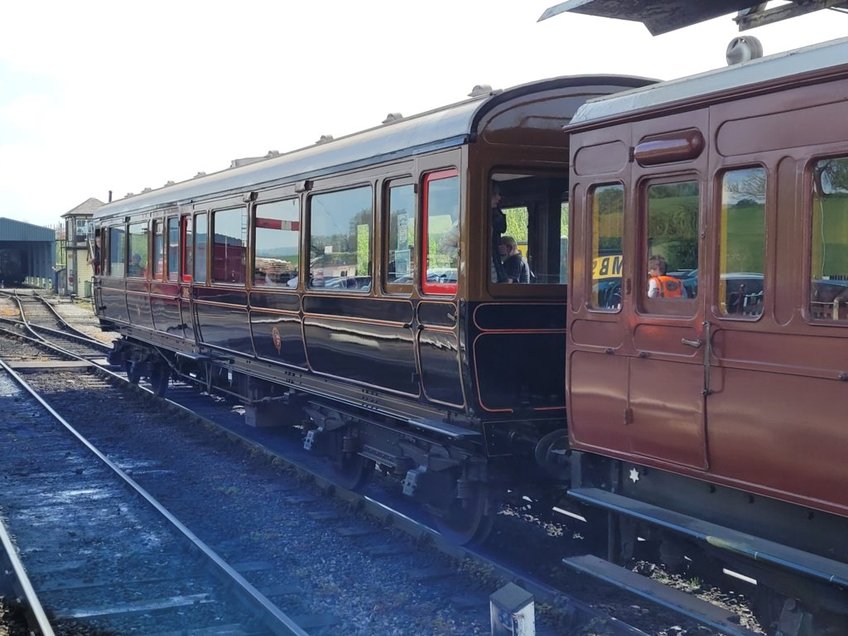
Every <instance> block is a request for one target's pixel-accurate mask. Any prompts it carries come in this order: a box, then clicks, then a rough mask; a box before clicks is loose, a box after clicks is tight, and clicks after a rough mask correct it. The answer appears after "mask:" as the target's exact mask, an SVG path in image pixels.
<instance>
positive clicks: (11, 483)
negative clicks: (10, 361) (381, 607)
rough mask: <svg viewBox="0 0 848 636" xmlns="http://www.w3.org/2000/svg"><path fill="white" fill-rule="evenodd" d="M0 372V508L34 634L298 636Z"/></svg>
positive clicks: (33, 395)
mask: <svg viewBox="0 0 848 636" xmlns="http://www.w3.org/2000/svg"><path fill="white" fill-rule="evenodd" d="M0 368H2V373H0V396H2V397H3V398H6V399H9V400H12V401H14V402H15V403H16V412H17V416H16V417H15V418H2V422H0V436H2V438H3V445H4V448H5V449H6V452H4V453H2V455H0V475H2V482H3V487H2V505H1V506H0V509H2V513H3V522H4V525H5V528H6V533H5V534H6V536H11V537H14V541H15V543H16V545H17V549H18V553H19V559H20V562H21V563H22V565H23V568H24V569H25V572H26V579H24V578H21V580H22V581H28V584H27V585H24V586H23V588H24V589H26V591H27V603H26V604H27V606H28V607H30V608H35V609H34V611H33V614H34V616H36V617H37V622H38V625H39V630H40V631H41V633H43V634H52V633H57V634H80V633H95V632H98V631H99V632H100V633H129V632H131V631H133V632H138V631H142V632H143V633H157V632H162V631H169V630H185V629H192V630H197V629H200V630H212V629H221V628H222V627H224V626H226V628H227V629H229V630H231V631H233V632H234V633H236V632H237V633H245V634H305V632H304V631H303V630H302V629H300V628H299V627H298V626H297V624H296V623H295V622H294V621H293V620H292V619H290V618H289V617H287V616H286V615H285V614H284V613H282V612H281V611H280V610H279V609H278V608H277V607H276V606H275V605H274V604H273V603H271V602H270V601H268V599H267V598H265V597H264V596H263V595H261V594H260V593H259V592H258V591H257V590H256V589H255V588H253V587H252V586H251V585H250V584H248V583H247V582H246V581H245V580H244V579H243V577H242V576H241V575H240V574H238V572H237V571H236V570H234V569H233V568H232V567H231V566H230V565H229V564H228V563H226V562H225V561H224V560H222V559H221V558H220V557H219V556H218V555H217V554H215V553H214V552H213V551H211V550H210V549H209V548H208V547H207V546H205V545H204V544H203V543H202V542H201V541H200V540H198V539H197V537H196V536H194V535H193V533H192V532H191V531H190V530H188V529H187V528H186V527H185V526H183V525H182V524H181V523H180V522H179V521H178V520H177V519H176V518H175V517H174V516H173V515H172V514H171V513H170V512H169V511H168V510H167V509H165V508H164V507H163V506H162V505H161V504H159V503H158V502H157V501H156V500H155V499H154V498H153V497H151V496H150V495H149V493H147V492H146V491H145V490H144V489H142V488H141V487H140V486H139V485H138V484H137V483H136V482H135V481H134V480H132V479H131V478H130V477H129V476H128V475H127V474H126V473H125V472H124V471H123V470H122V469H121V468H120V467H119V466H118V465H117V464H115V463H114V462H112V461H111V460H109V459H108V458H107V457H106V456H105V455H104V454H103V453H101V452H100V451H99V450H98V449H97V448H96V447H95V446H93V445H92V444H91V443H90V442H89V441H88V440H86V439H85V438H84V437H83V436H82V435H80V434H79V432H77V431H76V430H75V429H74V428H73V427H71V426H70V425H69V424H68V423H67V422H66V421H64V420H63V419H62V418H61V417H60V416H59V415H58V414H57V413H56V412H55V411H53V410H52V409H50V408H49V407H47V405H46V403H45V402H44V400H43V399H42V398H41V397H40V396H39V395H38V393H37V392H36V391H35V390H33V389H32V387H31V386H30V385H29V384H28V383H27V382H26V381H25V380H24V379H23V378H22V377H21V376H20V375H18V374H17V373H15V372H14V371H12V370H11V369H10V368H9V367H8V365H6V364H5V363H0ZM42 608H43V609H42ZM48 616H49V617H48ZM219 633H220V632H219Z"/></svg>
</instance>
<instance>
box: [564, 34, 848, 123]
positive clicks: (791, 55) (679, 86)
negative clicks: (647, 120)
mask: <svg viewBox="0 0 848 636" xmlns="http://www.w3.org/2000/svg"><path fill="white" fill-rule="evenodd" d="M846 64H848V38H843V39H840V40H833V41H831V42H825V43H823V44H816V45H813V46H809V47H805V48H802V49H797V50H794V51H788V52H785V53H778V54H775V55H769V56H767V57H762V58H759V59H755V60H751V61H749V62H742V63H740V64H735V65H733V66H727V67H724V68H720V69H716V70H713V71H707V72H706V73H701V74H699V75H692V76H690V77H684V78H681V79H677V80H671V81H668V82H660V83H658V84H652V85H650V86H646V87H644V88H636V89H632V90H628V91H623V92H621V93H614V94H613V95H610V96H606V97H599V98H596V99H591V100H589V101H587V102H586V103H585V104H583V106H581V107H580V108H579V109H578V110H577V112H576V113H575V115H574V117H573V118H572V120H571V124H570V126H569V127H577V126H580V125H582V124H587V123H589V122H593V121H596V120H600V119H607V118H611V117H616V116H621V115H625V114H627V113H630V112H633V111H639V110H642V109H647V108H656V107H657V106H663V105H666V104H672V103H674V102H680V101H684V100H687V99H691V98H693V97H697V96H699V95H709V94H713V93H719V92H722V91H728V90H732V89H735V88H740V87H743V86H749V85H754V84H760V83H764V82H768V81H771V80H776V79H780V78H782V77H791V76H794V75H799V74H801V73H808V72H812V71H817V70H821V69H826V68H829V67H836V66H842V65H846Z"/></svg>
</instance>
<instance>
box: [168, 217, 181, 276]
mask: <svg viewBox="0 0 848 636" xmlns="http://www.w3.org/2000/svg"><path fill="white" fill-rule="evenodd" d="M179 228H180V225H179V219H178V218H177V217H175V216H172V217H171V218H170V219H168V280H177V276H178V273H179V269H180V229H179Z"/></svg>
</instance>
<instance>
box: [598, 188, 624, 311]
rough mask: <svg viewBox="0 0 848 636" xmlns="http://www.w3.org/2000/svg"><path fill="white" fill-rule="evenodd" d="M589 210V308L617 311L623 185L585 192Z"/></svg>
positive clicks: (622, 257)
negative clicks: (590, 284) (588, 199)
mask: <svg viewBox="0 0 848 636" xmlns="http://www.w3.org/2000/svg"><path fill="white" fill-rule="evenodd" d="M589 197H590V209H591V210H592V230H591V232H592V234H591V238H592V247H591V254H592V296H591V299H590V301H589V307H591V308H592V309H600V310H603V311H617V310H618V309H619V308H620V307H621V268H622V264H623V262H624V186H622V185H621V184H618V183H616V184H610V185H600V186H596V187H594V188H592V189H591V190H590V193H589Z"/></svg>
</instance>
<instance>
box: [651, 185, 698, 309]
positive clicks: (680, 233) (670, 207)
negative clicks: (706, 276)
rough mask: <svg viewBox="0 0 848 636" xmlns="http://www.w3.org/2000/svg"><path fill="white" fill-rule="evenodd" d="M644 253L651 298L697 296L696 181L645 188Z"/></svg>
mask: <svg viewBox="0 0 848 636" xmlns="http://www.w3.org/2000/svg"><path fill="white" fill-rule="evenodd" d="M647 194H648V211H647V212H648V217H647V223H648V226H647V237H648V245H647V254H648V265H647V268H648V283H647V285H645V287H644V289H645V295H646V297H647V298H651V299H661V300H668V301H678V300H683V299H686V298H694V297H695V296H697V294H698V284H697V277H698V206H699V200H700V197H699V191H698V182H697V181H685V182H681V183H663V184H656V185H652V186H650V187H649V188H648V192H647Z"/></svg>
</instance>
